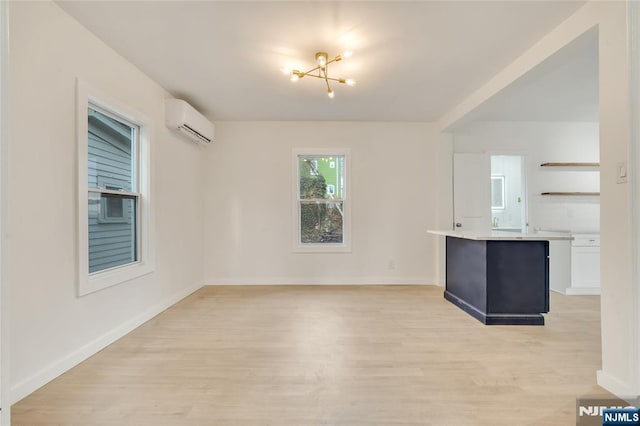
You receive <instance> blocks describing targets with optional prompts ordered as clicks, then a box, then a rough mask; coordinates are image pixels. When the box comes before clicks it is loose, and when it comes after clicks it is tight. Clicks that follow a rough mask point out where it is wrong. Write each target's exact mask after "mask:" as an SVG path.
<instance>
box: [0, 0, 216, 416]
mask: <svg viewBox="0 0 640 426" xmlns="http://www.w3.org/2000/svg"><path fill="white" fill-rule="evenodd" d="M10 43H11V49H10V84H11V92H12V97H11V99H10V115H11V129H10V142H9V155H10V164H9V169H10V170H9V180H10V183H9V185H10V188H9V192H10V194H9V216H10V227H9V265H10V270H9V286H10V306H11V312H10V321H11V324H10V326H11V340H10V343H9V344H10V351H11V372H10V373H11V379H10V380H11V386H12V387H11V389H10V391H11V400H12V402H14V401H16V400H17V399H19V398H21V397H23V396H25V395H26V394H28V393H29V392H31V391H33V390H35V388H37V387H38V386H40V385H42V384H44V383H45V382H46V381H47V380H49V379H51V378H53V377H55V376H56V375H57V374H59V373H61V372H63V371H64V370H65V369H67V368H69V367H71V366H73V365H74V364H75V363H76V362H79V361H81V360H82V359H83V358H84V357H86V356H89V355H91V354H92V353H94V352H95V351H97V350H98V349H100V348H101V347H102V346H104V345H105V344H107V343H109V342H110V341H112V340H113V339H115V338H118V337H120V335H122V334H123V333H126V332H128V331H129V330H130V329H132V328H133V327H135V326H137V325H138V324H139V323H140V322H142V321H144V320H146V319H148V318H149V317H151V316H153V315H155V314H157V313H158V312H159V311H161V310H162V309H164V308H165V307H166V306H169V305H170V304H172V303H174V302H175V301H177V300H179V299H180V298H181V297H183V296H185V295H187V294H188V293H189V292H191V291H193V290H195V289H196V288H198V287H199V286H201V285H202V284H203V278H204V267H203V258H202V251H203V246H204V242H203V236H202V226H203V201H202V197H201V189H202V187H203V182H204V167H203V166H204V164H203V162H202V160H201V157H202V156H203V149H202V148H199V147H197V146H196V145H194V144H192V143H189V142H187V141H184V140H182V139H180V138H177V137H174V136H173V135H171V134H170V133H169V132H168V131H167V129H166V128H165V126H164V124H163V123H164V112H163V100H164V98H166V97H170V95H169V94H168V93H167V92H166V91H164V90H163V89H162V88H161V87H160V86H159V85H157V84H156V83H154V82H153V81H151V80H150V79H149V78H148V77H146V76H145V75H144V74H142V73H141V72H140V71H139V70H138V69H136V68H135V67H134V66H132V65H131V64H130V63H128V62H127V61H126V60H124V59H123V58H122V57H120V56H119V55H118V54H116V53H115V52H114V51H113V50H111V49H110V48H109V47H107V46H106V45H105V44H104V43H102V42H101V41H100V40H99V39H97V38H96V37H95V36H93V35H92V34H91V33H89V32H88V31H87V30H86V29H85V28H84V27H82V26H81V25H80V24H79V23H78V22H76V21H75V20H73V19H72V18H71V17H69V16H68V15H67V14H65V13H64V12H63V11H62V10H61V9H60V8H59V7H58V6H57V5H55V4H54V3H49V2H44V3H43V2H13V3H11V6H10ZM76 77H79V78H80V79H82V80H84V81H85V82H87V83H89V84H90V85H92V86H94V87H95V88H97V89H98V90H100V91H101V92H105V93H107V94H109V95H110V96H111V97H112V98H115V99H118V100H119V101H121V102H123V103H126V104H128V105H130V106H131V107H132V108H134V109H136V110H138V111H140V112H142V113H143V114H145V115H147V116H148V117H151V119H152V120H153V121H154V124H155V125H154V128H153V130H152V131H153V134H152V140H151V145H152V147H151V156H152V192H151V196H152V202H153V203H154V206H155V211H156V244H157V250H156V261H157V262H156V263H157V266H156V270H155V272H154V273H152V274H150V275H147V276H145V277H142V278H140V279H136V280H134V281H131V282H128V283H125V284H121V285H118V286H115V287H111V288H108V289H105V290H103V291H100V292H97V293H92V294H89V295H87V296H84V297H81V298H78V297H77V296H76V292H77V289H76V285H77V283H76V280H77V277H76V271H77V269H78V267H77V256H78V253H76V250H77V248H76V217H75V211H76V188H77V184H76V134H75V133H76V123H75V114H76V113H75V111H76V105H75V80H76ZM80 178H83V175H82V171H81V172H80ZM3 411H4V410H3Z"/></svg>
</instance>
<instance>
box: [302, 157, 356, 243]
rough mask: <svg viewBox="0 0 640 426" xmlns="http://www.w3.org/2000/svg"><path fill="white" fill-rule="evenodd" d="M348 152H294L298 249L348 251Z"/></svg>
mask: <svg viewBox="0 0 640 426" xmlns="http://www.w3.org/2000/svg"><path fill="white" fill-rule="evenodd" d="M347 154H348V153H347V152H345V150H331V151H324V150H323V151H319V150H314V151H310V152H296V153H295V155H294V160H295V170H296V174H295V182H296V185H295V192H296V197H295V199H296V206H295V216H296V221H295V223H296V229H295V237H296V240H295V248H296V250H301V251H349V241H348V239H349V235H348V230H349V225H350V223H349V222H350V221H349V205H348V200H347V194H348V191H347V183H348V180H347V171H348V155H347Z"/></svg>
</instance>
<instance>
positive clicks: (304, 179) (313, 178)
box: [298, 155, 345, 200]
mask: <svg viewBox="0 0 640 426" xmlns="http://www.w3.org/2000/svg"><path fill="white" fill-rule="evenodd" d="M298 173H299V176H298V179H299V181H298V183H299V187H300V194H299V195H300V199H301V200H309V199H325V198H328V199H335V200H341V199H343V198H344V184H345V182H344V156H341V155H339V156H335V155H325V156H314V155H302V156H299V157H298Z"/></svg>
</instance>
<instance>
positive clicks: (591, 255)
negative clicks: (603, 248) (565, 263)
mask: <svg viewBox="0 0 640 426" xmlns="http://www.w3.org/2000/svg"><path fill="white" fill-rule="evenodd" d="M571 287H575V288H582V287H592V288H593V287H595V288H599V287H600V247H587V246H585V247H575V246H574V247H572V248H571Z"/></svg>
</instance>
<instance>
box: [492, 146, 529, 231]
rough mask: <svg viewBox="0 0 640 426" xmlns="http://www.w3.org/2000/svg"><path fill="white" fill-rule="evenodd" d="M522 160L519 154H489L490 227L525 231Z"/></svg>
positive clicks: (523, 164)
mask: <svg viewBox="0 0 640 426" xmlns="http://www.w3.org/2000/svg"><path fill="white" fill-rule="evenodd" d="M526 194H527V190H526V174H525V161H524V157H523V156H521V155H492V156H491V229H493V230H497V231H509V232H522V233H526V232H527V197H526Z"/></svg>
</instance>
